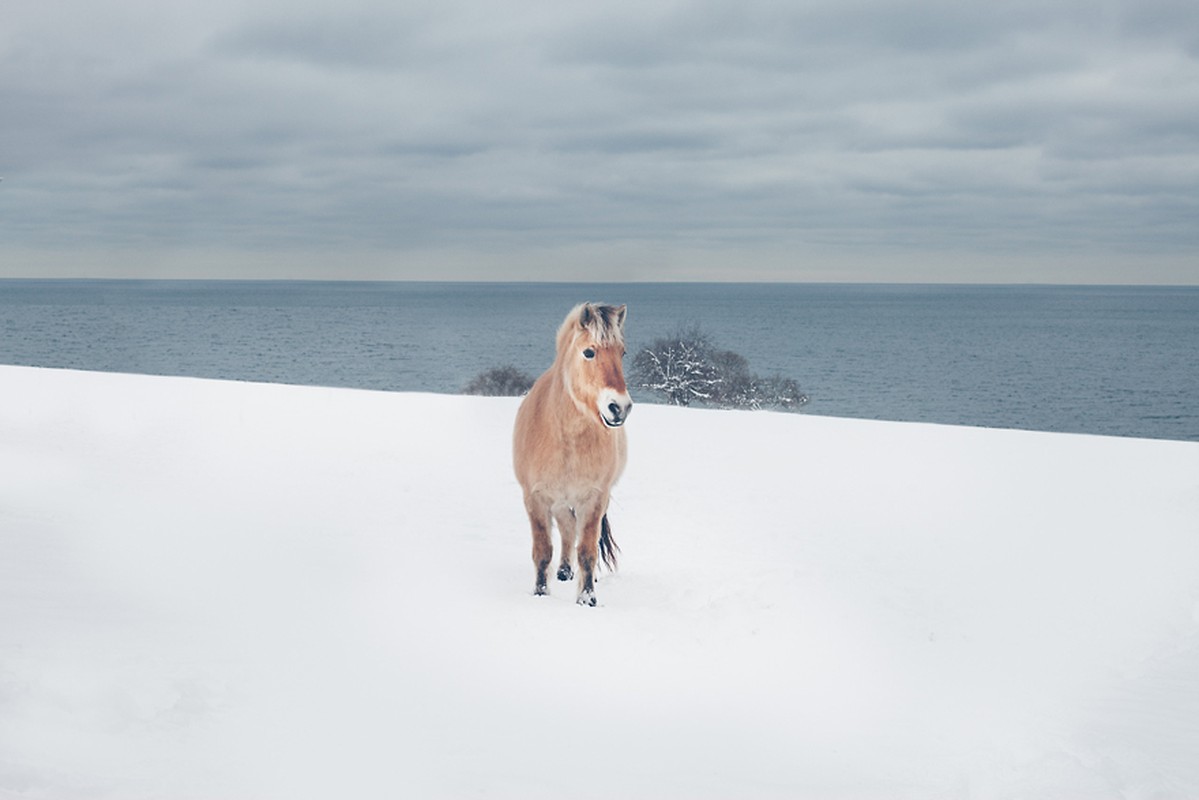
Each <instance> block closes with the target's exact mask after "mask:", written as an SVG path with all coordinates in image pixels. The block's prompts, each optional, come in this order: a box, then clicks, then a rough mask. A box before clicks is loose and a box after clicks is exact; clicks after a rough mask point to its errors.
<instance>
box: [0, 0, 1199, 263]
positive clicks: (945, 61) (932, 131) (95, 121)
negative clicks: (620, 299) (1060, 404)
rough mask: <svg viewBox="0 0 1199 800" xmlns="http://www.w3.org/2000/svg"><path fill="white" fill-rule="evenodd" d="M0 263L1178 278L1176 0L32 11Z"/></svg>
mask: <svg viewBox="0 0 1199 800" xmlns="http://www.w3.org/2000/svg"><path fill="white" fill-rule="evenodd" d="M0 175H2V176H3V178H4V179H3V182H2V183H0V276H31V277H41V276H46V277H57V276H120V277H137V276H156V277H247V278H257V277H294V278H314V277H325V278H447V279H448V278H468V279H496V280H507V279H565V280H574V279H585V280H629V279H646V280H675V279H698V280H708V279H722V280H727V279H740V280H762V279H766V280H846V281H855V280H866V281H877V280H881V281H963V282H975V281H985V282H992V281H997V282H1008V281H1011V282H1027V281H1033V282H1041V281H1045V282H1070V283H1076V282H1099V283H1109V282H1120V283H1199V3H1196V2H1195V0H1118V1H1116V2H1105V1H1104V0H1053V1H1052V2H1045V0H1035V2H987V3H982V2H971V1H969V0H967V2H962V0H925V1H923V2H911V3H894V2H885V0H811V1H809V2H782V0H768V1H766V2H763V1H761V0H737V2H729V1H728V0H724V1H723V2H688V1H681V2H667V1H665V0H636V1H635V2H625V1H624V0H605V1H604V2H587V3H574V2H564V0H546V1H545V2H543V1H542V0H514V1H513V2H502V1H501V0H477V1H476V0H464V1H461V2H459V1H458V0H436V1H435V2H414V1H413V0H387V2H372V1H370V0H366V1H362V0H337V1H336V2H332V0H286V1H284V0H234V1H233V2H230V1H229V0H175V2H162V0H38V2H13V3H7V4H6V6H5V10H4V14H3V23H2V25H0Z"/></svg>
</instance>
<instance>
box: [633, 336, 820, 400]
mask: <svg viewBox="0 0 1199 800" xmlns="http://www.w3.org/2000/svg"><path fill="white" fill-rule="evenodd" d="M631 378H632V380H631V382H632V384H633V385H634V386H635V387H636V388H639V389H646V390H649V391H652V392H656V393H658V394H660V395H662V396H664V397H665V398H666V402H667V403H670V404H671V405H678V406H689V405H692V404H693V403H694V404H698V405H707V406H715V407H717V408H748V409H760V408H777V409H784V410H797V409H799V408H800V407H801V406H803V405H804V404H805V403H807V402H808V397H807V395H805V394H803V392H801V391H800V389H799V384H798V383H796V382H795V381H794V380H792V379H790V378H782V377H779V376H773V377H769V378H761V377H759V376H757V375H754V374H752V373H751V372H750V371H749V362H748V361H746V359H745V357H744V356H742V355H740V354H738V353H734V352H732V351H731V350H720V349H718V348H716V347H714V346H713V344H712V341H711V340H710V339H709V338H708V337H707V336H706V335H705V334H703V333H702V332H700V331H699V330H697V329H695V328H691V329H689V330H682V331H679V332H677V333H675V334H674V335H672V336H667V337H663V338H661V339H657V340H655V341H654V343H653V344H651V345H650V346H649V347H647V348H645V349H644V350H642V351H641V352H639V353H638V354H637V356H636V357H635V358H634V360H633V369H632V372H631Z"/></svg>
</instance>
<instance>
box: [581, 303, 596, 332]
mask: <svg viewBox="0 0 1199 800" xmlns="http://www.w3.org/2000/svg"><path fill="white" fill-rule="evenodd" d="M592 313H593V312H592V311H591V303H584V304H583V310H582V311H580V312H579V327H580V328H586V327H587V326H588V325H590V324H591V320H592Z"/></svg>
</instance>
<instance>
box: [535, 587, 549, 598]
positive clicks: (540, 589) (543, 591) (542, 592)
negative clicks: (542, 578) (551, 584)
mask: <svg viewBox="0 0 1199 800" xmlns="http://www.w3.org/2000/svg"><path fill="white" fill-rule="evenodd" d="M549 593H550V590H549V589H547V588H545V584H542V585H540V586H538V587H537V588H536V589H534V590H533V594H534V595H536V596H537V597H542V596H544V595H547V594H549Z"/></svg>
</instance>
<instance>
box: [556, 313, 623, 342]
mask: <svg viewBox="0 0 1199 800" xmlns="http://www.w3.org/2000/svg"><path fill="white" fill-rule="evenodd" d="M623 323H624V306H609V305H602V304H600V303H580V304H579V305H577V306H575V307H574V308H573V309H571V312H570V313H569V314H567V315H566V323H565V324H564V325H563V331H565V330H566V329H567V328H568V327H570V326H572V325H574V326H577V327H580V328H582V329H583V330H585V331H587V333H589V334H591V338H593V339H594V340H595V343H596V344H598V345H599V346H600V347H609V346H614V345H619V346H621V347H623V346H624V326H623Z"/></svg>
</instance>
